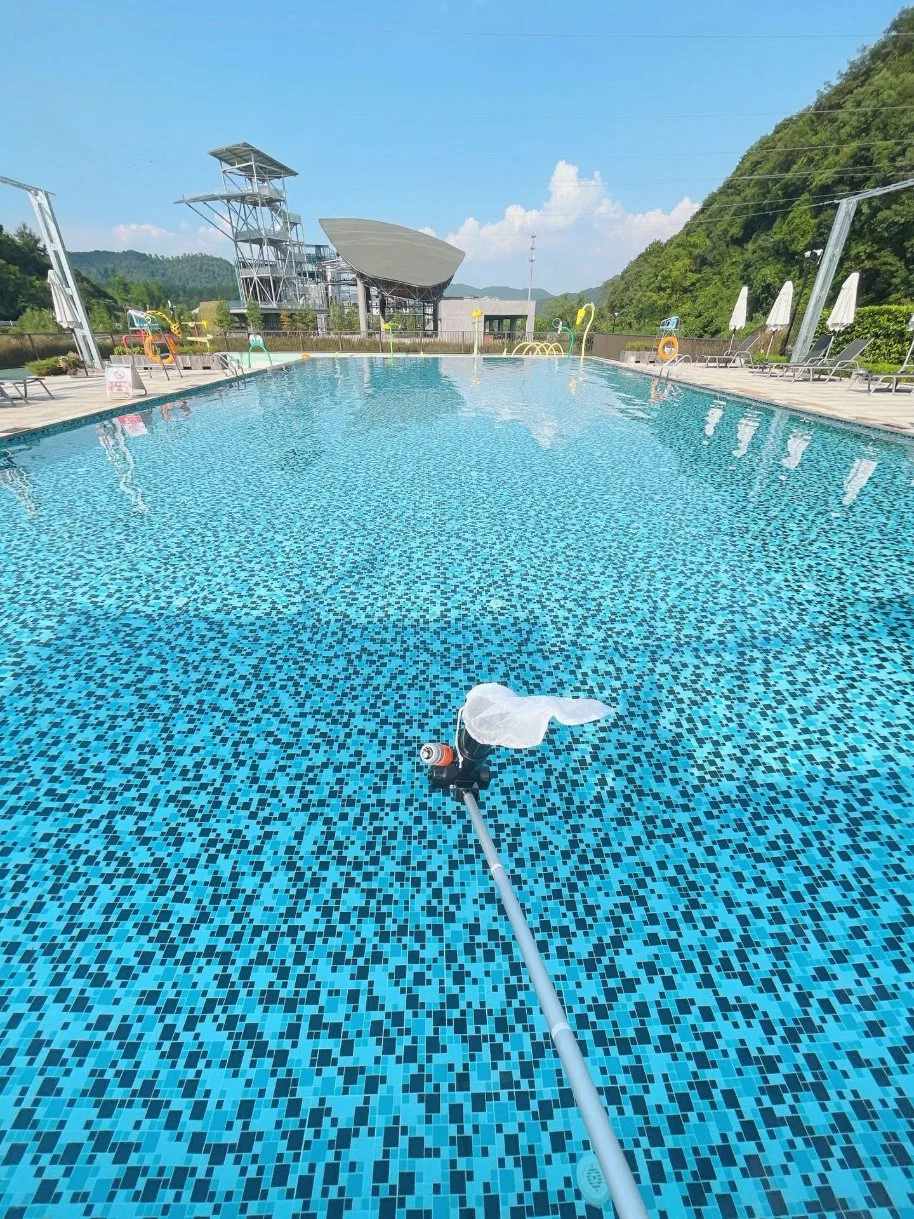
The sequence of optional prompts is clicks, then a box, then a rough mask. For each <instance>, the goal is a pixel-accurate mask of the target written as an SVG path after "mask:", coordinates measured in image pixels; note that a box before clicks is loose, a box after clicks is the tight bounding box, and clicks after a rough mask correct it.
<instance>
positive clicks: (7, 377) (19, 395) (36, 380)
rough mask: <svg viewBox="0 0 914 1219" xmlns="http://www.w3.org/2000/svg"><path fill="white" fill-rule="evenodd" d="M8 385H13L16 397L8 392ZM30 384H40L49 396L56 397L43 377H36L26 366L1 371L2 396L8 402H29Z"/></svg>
mask: <svg viewBox="0 0 914 1219" xmlns="http://www.w3.org/2000/svg"><path fill="white" fill-rule="evenodd" d="M7 385H11V386H12V387H13V389H14V390H15V391H16V397H13V395H12V394H10V393H8V392H7V388H6V387H7ZM30 385H40V386H41V388H42V389H43V390H44V392H45V393H46V394H47V395H48V397H49V398H53V397H54V395H53V394H52V393H51V391H50V390H49V389H48V387H47V386H46V385H45V383H44V381H43V380H42V378H41V377H36V376H35V375H34V373H30V372H28V371H27V370H26V369H24V368H21V369H20V368H12V369H5V370H4V371H3V372H0V397H2V398H3V399H5V400H6V401H7V402H17V401H18V402H28V400H29V386H30Z"/></svg>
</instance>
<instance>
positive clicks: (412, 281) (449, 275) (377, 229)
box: [320, 218, 463, 288]
mask: <svg viewBox="0 0 914 1219" xmlns="http://www.w3.org/2000/svg"><path fill="white" fill-rule="evenodd" d="M320 226H321V228H322V229H323V230H324V232H325V233H326V234H327V236H328V237H329V238H330V240H331V241H332V242H333V244H334V245H335V246H336V249H337V252H338V253H339V255H340V257H341V258H344V259H345V260H346V262H348V263H349V265H350V266H351V267H352V269H353V270H354V271H357V272H358V273H359V274H360V275H363V276H365V277H366V278H367V279H373V280H386V281H390V282H395V283H400V284H408V285H410V286H411V287H415V288H432V287H438V286H439V285H446V284H448V283H450V281H451V280H452V279H453V277H454V272H455V271H456V270H457V268H458V267H459V266H460V264H461V263H462V262H463V251H462V250H458V249H457V248H456V247H455V246H452V245H448V244H447V242H446V241H439V240H438V238H437V237H429V236H428V235H427V234H426V233H419V232H417V231H416V230H415V229H406V228H403V226H402V225H400V224H386V223H385V222H384V221H383V220H356V219H352V218H346V219H339V220H321V221H320Z"/></svg>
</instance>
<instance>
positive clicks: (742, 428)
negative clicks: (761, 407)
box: [733, 415, 761, 457]
mask: <svg viewBox="0 0 914 1219" xmlns="http://www.w3.org/2000/svg"><path fill="white" fill-rule="evenodd" d="M760 423H761V420H760V419H759V417H758V415H743V417H742V419H740V421H739V423H738V424H737V425H736V440H737V445H736V448H735V449H734V450H733V456H734V457H745V456H746V453H747V452H748V450H749V445H750V444H751V443H752V437H753V436H754V435H755V433H756V432H757V431H758V429H759V424H760Z"/></svg>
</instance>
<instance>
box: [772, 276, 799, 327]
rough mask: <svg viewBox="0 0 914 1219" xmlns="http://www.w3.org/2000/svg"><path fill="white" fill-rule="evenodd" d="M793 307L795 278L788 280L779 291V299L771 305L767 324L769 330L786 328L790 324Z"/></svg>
mask: <svg viewBox="0 0 914 1219" xmlns="http://www.w3.org/2000/svg"><path fill="white" fill-rule="evenodd" d="M792 307H793V280H792V279H788V280H786V281H785V282H784V283H783V284H782V286H781V290H780V292H779V293H778V297H777V300H776V301H775V302H774V304H773V305H772V306H771V312H770V313H769V314H768V321H767V322H766V323H765V325H766V326H767V327H768V329H769V330H786V329H787V327H788V326H789V325H790V310H791V308H792Z"/></svg>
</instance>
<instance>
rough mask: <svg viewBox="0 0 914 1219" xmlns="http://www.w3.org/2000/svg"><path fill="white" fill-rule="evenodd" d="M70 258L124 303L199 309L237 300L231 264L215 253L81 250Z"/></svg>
mask: <svg viewBox="0 0 914 1219" xmlns="http://www.w3.org/2000/svg"><path fill="white" fill-rule="evenodd" d="M70 258H71V259H72V262H73V265H74V267H78V268H79V270H80V271H82V272H83V274H84V275H87V276H88V277H89V279H91V280H92V281H93V282H94V283H96V284H99V285H100V286H101V287H103V288H106V289H108V291H109V292H111V294H112V295H113V296H114V297H116V298H117V299H118V300H119V301H121V302H122V303H123V304H131V305H140V306H142V305H148V306H151V307H158V306H160V305H164V304H165V302H166V301H167V300H170V301H172V302H173V303H174V304H176V305H179V304H180V305H186V306H187V307H188V308H189V309H196V307H197V305H199V304H200V301H212V300H236V299H237V297H238V283H237V281H236V279H235V269H234V267H233V265H232V264H231V263H230V262H229V261H228V260H227V259H225V258H217V257H216V256H215V255H214V254H176V255H173V256H171V257H167V256H165V255H162V254H143V253H141V252H140V251H139V250H83V251H78V252H74V253H71V255H70ZM138 287H139V292H137V288H138ZM142 297H146V298H148V299H140V298H142ZM134 298H136V299H134Z"/></svg>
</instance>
